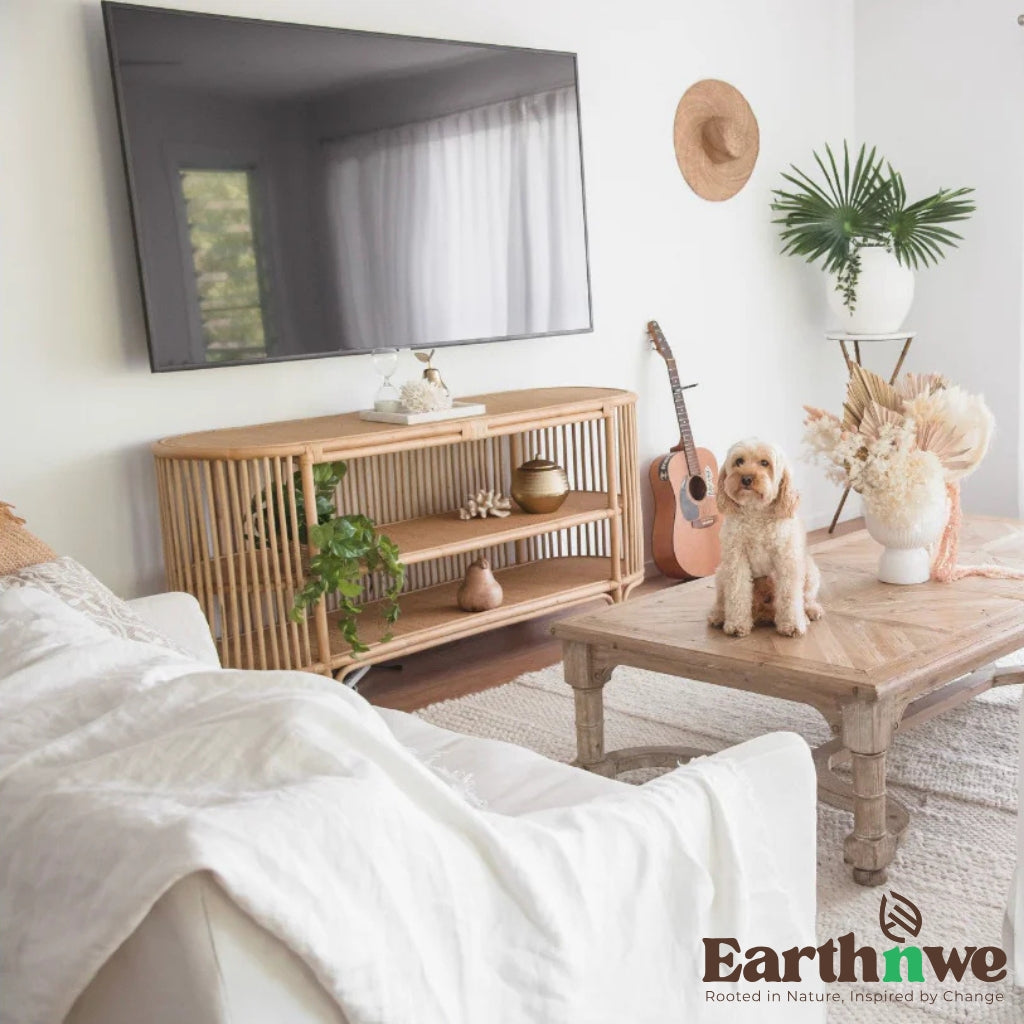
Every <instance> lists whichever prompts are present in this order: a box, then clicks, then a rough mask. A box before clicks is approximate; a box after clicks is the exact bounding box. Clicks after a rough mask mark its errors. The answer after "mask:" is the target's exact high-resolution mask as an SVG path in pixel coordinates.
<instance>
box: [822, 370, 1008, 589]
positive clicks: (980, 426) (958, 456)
mask: <svg viewBox="0 0 1024 1024" xmlns="http://www.w3.org/2000/svg"><path fill="white" fill-rule="evenodd" d="M804 408H805V411H806V413H807V417H806V419H805V420H804V425H805V427H806V433H805V435H804V440H805V443H806V444H807V446H808V448H809V449H810V450H811V453H812V458H815V459H818V460H820V461H821V462H823V463H824V464H825V471H826V474H827V475H828V477H829V479H830V480H833V481H834V482H836V483H840V484H844V485H846V486H848V487H850V488H852V489H853V490H855V491H857V492H858V493H859V494H862V495H864V497H865V500H866V501H867V503H868V506H869V508H870V509H871V511H872V512H873V514H875V515H877V516H879V518H881V519H884V520H885V521H886V522H889V523H891V524H892V525H894V526H901V525H904V526H905V525H908V524H909V523H911V522H913V521H914V519H915V518H916V517H917V516H918V515H919V514H920V513H921V511H922V510H923V509H924V508H926V507H928V506H929V505H930V504H932V503H934V501H935V500H936V496H937V493H938V492H940V491H941V490H942V489H943V488H945V490H946V495H947V497H948V500H949V518H948V521H947V524H946V528H945V532H944V533H943V535H942V539H941V541H940V542H939V546H938V550H937V552H936V554H935V557H934V559H933V562H932V579H936V580H941V581H943V582H948V581H950V580H954V579H962V578H963V577H965V576H989V577H998V578H1002V579H1007V578H1010V579H1020V578H1024V574H1021V573H1018V572H1016V571H1014V570H1010V569H1004V568H1002V567H1001V566H991V565H983V566H969V567H963V566H958V565H957V564H956V556H957V548H958V545H959V535H960V522H961V519H962V514H961V511H960V482H961V481H962V480H963V479H964V478H965V477H967V476H969V475H970V474H971V473H973V472H974V470H976V469H977V468H978V466H979V464H980V463H981V460H982V459H983V458H984V457H985V453H986V452H987V451H988V448H989V444H990V443H991V440H992V434H993V433H994V431H995V419H994V417H993V416H992V412H991V410H990V409H989V407H988V405H987V404H986V403H985V399H984V398H983V397H982V396H981V395H973V394H970V393H969V392H967V391H965V390H964V389H963V388H961V387H958V386H956V385H954V384H950V383H949V382H948V381H947V380H946V379H945V378H944V377H941V376H939V375H938V374H933V373H931V374H916V373H908V374H906V375H905V376H904V377H902V378H901V379H900V380H898V381H897V382H896V383H895V384H889V383H888V381H886V380H884V379H883V378H881V377H879V376H878V374H876V373H872V372H871V371H870V370H866V369H865V368H864V367H862V366H858V365H857V364H856V363H854V364H852V365H851V366H850V381H849V384H848V385H847V389H846V401H845V402H844V403H843V418H842V419H839V418H838V417H837V416H834V415H832V413H830V412H826V411H825V410H823V409H816V408H813V407H811V406H805V407H804Z"/></svg>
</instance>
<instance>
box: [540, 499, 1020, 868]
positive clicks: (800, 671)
mask: <svg viewBox="0 0 1024 1024" xmlns="http://www.w3.org/2000/svg"><path fill="white" fill-rule="evenodd" d="M812 551H813V552H814V557H815V559H816V560H817V562H818V565H819V566H820V567H821V571H822V577H823V589H822V598H823V603H824V606H825V611H826V614H825V618H824V619H822V620H821V621H819V622H814V623H811V625H810V628H809V630H808V632H807V635H806V636H805V637H800V638H788V637H783V636H779V635H778V634H777V633H776V632H775V631H774V629H771V628H770V627H763V626H762V627H759V628H757V629H756V630H755V631H754V632H753V633H752V634H751V635H750V636H747V637H743V638H735V637H729V636H726V635H725V634H724V633H722V631H721V630H719V629H712V628H711V627H710V626H708V625H707V622H706V615H707V612H708V609H709V608H710V607H711V601H712V591H713V581H712V580H711V579H707V580H697V581H694V582H692V583H687V584H684V585H681V586H677V587H672V588H671V589H668V590H662V591H659V592H658V593H656V594H651V595H649V596H647V597H643V598H639V599H637V600H634V601H629V602H627V603H625V604H617V605H613V606H612V607H610V608H605V609H602V610H600V611H596V612H592V613H590V614H586V615H580V616H577V617H574V618H571V619H565V620H563V621H561V622H559V623H557V624H556V625H555V626H554V627H553V632H554V633H555V635H556V636H558V637H560V638H561V640H562V641H563V645H564V652H565V678H566V682H568V683H569V684H570V685H571V686H572V687H573V690H574V696H575V699H576V741H577V750H578V761H577V763H578V764H579V765H580V766H581V767H583V768H587V769H589V770H591V771H595V772H599V773H601V774H603V775H614V774H615V773H617V772H621V771H626V770H628V769H631V768H639V767H650V766H673V765H675V764H677V763H678V762H679V761H680V760H686V759H687V758H690V757H695V756H698V755H700V754H705V753H707V751H698V750H692V749H687V748H680V747H634V748H630V749H628V750H617V751H606V750H605V749H604V710H603V701H602V689H603V687H604V684H605V683H606V682H607V681H608V680H609V678H610V677H611V675H612V672H613V670H614V669H615V667H616V666H618V665H633V666H636V667H637V668H645V669H650V670H652V671H655V672H665V673H668V674H670V675H676V676H682V677H685V678H688V679H698V680H702V681H703V682H708V683H716V684H717V685H719V686H725V687H732V688H733V689H738V690H747V691H750V692H753V693H762V694H767V695H769V696H772V697H782V698H784V699H785V700H792V701H797V702H799V703H801V704H809V705H810V706H811V707H813V708H816V709H817V710H818V711H819V712H820V713H821V714H822V715H823V716H824V717H825V719H826V721H827V722H828V723H829V725H830V726H831V727H832V732H833V735H834V739H832V740H831V741H830V742H828V743H826V744H824V745H823V746H821V747H819V748H818V749H817V750H816V751H815V752H814V759H815V763H816V765H817V769H818V792H819V796H820V798H821V799H822V800H825V801H826V802H828V803H830V804H834V805H836V806H839V807H842V808H844V809H846V810H850V811H852V812H853V831H852V832H851V833H850V834H849V835H848V836H847V837H846V841H845V845H844V854H845V857H846V861H847V863H849V864H852V865H853V877H854V879H855V880H856V881H857V882H859V883H861V884H862V885H879V884H881V883H882V882H884V881H885V878H886V868H887V866H888V864H889V863H890V861H891V860H892V858H893V856H894V854H895V852H896V846H897V843H898V842H899V840H900V837H901V835H902V833H903V831H904V830H905V829H906V827H907V824H908V821H909V815H908V813H907V811H906V808H905V807H903V805H902V804H900V803H899V802H898V801H897V800H896V799H895V798H893V797H888V798H887V797H886V792H885V758H886V753H887V752H888V750H889V745H890V743H891V742H892V738H893V734H894V733H895V731H896V730H897V729H898V728H899V729H906V728H908V727H910V726H911V725H917V724H919V723H921V722H924V721H927V720H928V719H929V718H933V717H934V716H935V715H938V714H941V713H942V712H943V711H946V710H948V709H949V708H953V707H956V706H957V705H959V704H963V703H964V702H965V701H968V700H970V699H971V698H972V697H974V696H976V695H977V694H979V693H982V692H983V691H985V690H987V689H989V688H991V687H993V686H999V685H1004V684H1007V683H1020V682H1024V671H1012V672H1010V671H1003V672H998V671H997V670H996V669H995V668H994V667H993V666H992V662H993V661H995V660H996V659H997V658H1000V657H1002V656H1003V655H1006V654H1009V653H1011V652H1012V651H1015V650H1017V649H1018V648H1020V647H1024V582H1021V581H1019V580H988V579H983V578H980V577H972V578H968V579H965V580H960V581H958V582H956V583H945V584H943V583H922V584H919V585H917V586H909V587H899V586H890V585H888V584H885V583H880V582H879V581H878V580H877V578H876V576H875V568H876V565H877V561H878V554H879V551H880V548H879V546H878V545H877V544H876V543H875V542H874V541H873V540H871V538H870V537H868V535H867V533H866V532H864V531H860V532H857V533H851V534H848V535H846V536H844V537H837V538H833V539H830V540H826V541H823V542H822V543H820V544H817V545H815V546H814V547H813V548H812ZM982 562H990V563H996V564H1002V565H1008V566H1013V567H1016V568H1024V523H1022V522H1017V521H1016V520H1009V519H992V518H969V519H967V520H966V521H965V523H964V529H963V533H962V539H961V554H960V563H961V564H978V563H982ZM843 761H850V762H852V766H851V767H852V771H851V782H852V784H851V782H847V781H846V780H845V779H843V778H841V777H840V776H838V775H836V774H835V773H834V772H833V768H834V767H835V765H837V764H838V763H841V762H843Z"/></svg>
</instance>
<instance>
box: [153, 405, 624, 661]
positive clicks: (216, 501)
mask: <svg viewBox="0 0 1024 1024" xmlns="http://www.w3.org/2000/svg"><path fill="white" fill-rule="evenodd" d="M469 400H470V401H475V402H482V403H484V404H485V405H486V406H487V413H486V414H485V415H483V416H475V417H470V418H464V419H455V420H446V421H444V422H440V423H430V424H422V425H418V426H395V425H392V424H384V423H371V422H367V421H364V420H361V419H360V418H359V416H358V414H356V413H348V414H345V415H340V416H324V417H319V418H316V419H307V420H293V421H289V422H284V423H268V424H263V425H261V426H254V427H242V428H237V429H227V430H211V431H206V432H203V433H197V434H186V435H182V436H179V437H172V438H167V439H166V440H163V441H159V442H157V443H156V444H155V445H154V446H153V451H154V454H155V456H156V470H157V486H158V489H159V497H160V514H161V522H162V526H163V539H164V558H165V563H166V567H167V583H168V586H169V587H170V588H171V589H173V590H184V591H187V592H188V593H190V594H193V595H195V597H196V598H197V599H198V600H199V603H200V604H201V605H202V608H203V611H204V612H205V614H206V617H207V619H208V620H209V623H210V627H211V629H212V630H213V633H214V636H215V637H216V638H217V640H218V646H219V649H220V656H221V662H222V664H223V665H225V666H230V667H235V668H282V669H289V668H290V669H305V670H309V671H313V672H320V673H323V674H327V675H335V676H337V677H338V678H344V676H345V675H346V674H348V673H350V672H352V670H353V669H357V668H360V667H361V666H364V665H369V664H372V663H374V662H379V661H385V660H388V659H391V658H394V657H397V656H399V655H403V654H408V653H410V652H412V651H418V650H422V649H424V648H427V647H433V646H435V645H437V644H441V643H445V642H447V641H449V640H455V639H457V638H459V637H463V636H469V635H471V634H474V633H480V632H483V631H485V630H489V629H493V628H495V627H497V626H502V625H505V624H507V623H511V622H519V621H522V620H524V619H530V618H534V617H536V616H538V615H543V614H545V613H547V612H549V611H551V610H552V609H554V608H558V607H564V606H567V605H573V604H579V603H581V602H584V601H589V600H593V599H594V598H595V597H604V598H605V599H606V600H608V601H611V602H617V601H621V600H623V599H624V598H625V597H626V596H627V594H628V593H629V591H630V590H631V589H632V588H633V587H634V586H636V584H637V583H639V582H640V579H641V578H642V575H643V547H642V539H641V531H642V523H641V517H640V496H639V473H638V468H637V458H638V452H637V438H636V408H635V403H636V396H635V395H633V394H631V393H629V392H626V391H619V390H615V389H610V388H548V389H536V390H529V391H512V392H503V393H499V394H493V395H480V396H477V397H474V398H472V399H469ZM535 454H540V455H542V456H544V457H547V458H550V459H553V460H554V461H556V462H558V463H559V464H560V465H562V466H563V467H564V468H565V470H566V473H567V474H568V477H569V486H570V488H571V493H570V494H569V497H568V498H567V499H566V501H565V503H564V504H563V505H562V507H561V508H560V509H558V510H557V511H556V512H551V513H547V514H544V515H529V514H527V513H525V512H522V511H520V510H518V509H516V511H514V512H513V514H512V515H511V516H509V517H508V518H505V519H473V520H469V521H462V520H460V519H459V518H458V517H457V515H456V514H455V510H456V509H457V508H458V507H459V506H460V505H462V504H463V503H464V502H465V500H466V496H467V495H468V494H475V493H476V492H477V491H478V490H481V489H483V490H491V489H496V490H501V491H503V492H504V493H506V494H507V493H508V491H509V487H510V483H511V474H512V470H513V469H514V468H515V467H516V466H518V465H519V464H520V463H522V462H523V461H525V460H526V459H529V458H532V457H533V456H534V455H535ZM336 461H344V462H346V463H347V464H348V473H347V474H346V476H345V478H344V479H343V481H342V483H341V484H340V485H339V487H338V489H337V492H336V494H335V504H336V507H337V509H338V512H339V514H346V513H357V512H358V513H362V514H364V515H368V516H369V517H370V518H371V519H373V520H374V521H375V522H376V523H377V524H378V527H379V529H380V530H381V532H382V533H385V534H387V535H388V536H389V537H391V538H392V540H394V541H395V543H396V544H397V545H398V547H399V550H400V551H401V557H402V560H403V561H404V562H405V564H406V566H407V567H408V569H407V583H406V591H405V592H404V593H403V596H402V598H401V602H400V603H401V609H402V614H401V618H400V619H399V621H398V623H397V624H396V627H395V630H394V637H393V639H392V640H391V641H390V642H389V643H381V642H380V637H381V634H382V632H383V628H382V625H381V623H380V620H379V616H378V615H377V614H376V612H377V600H378V595H379V593H380V589H381V581H380V580H378V579H376V578H374V577H368V578H367V581H366V592H365V603H364V612H363V615H362V616H361V617H360V630H359V631H360V636H361V637H362V638H363V640H364V641H366V642H368V643H369V644H370V651H369V653H367V654H364V655H361V656H359V657H354V656H353V655H352V653H351V651H350V650H349V648H348V646H347V644H346V643H345V641H344V638H343V637H342V635H341V631H340V630H339V629H338V628H337V627H336V625H335V623H334V622H333V617H332V615H331V611H332V608H333V607H334V605H333V604H332V602H331V601H329V600H326V601H325V600H322V601H321V602H320V603H319V604H318V605H317V606H316V607H315V608H314V609H313V610H312V611H311V613H310V614H309V615H308V616H307V617H306V619H305V620H304V621H303V622H302V623H301V624H298V625H297V624H295V623H293V622H291V621H289V619H288V611H289V609H290V608H291V606H292V602H293V601H294V597H295V593H296V591H298V590H299V589H300V588H301V587H302V585H303V582H304V579H305V572H306V567H307V566H308V565H309V558H310V557H312V555H313V554H315V548H313V547H312V545H309V546H306V545H302V544H301V543H300V542H299V539H298V537H297V536H295V535H294V534H295V533H297V531H289V530H288V529H282V524H288V523H295V522H296V521H297V505H298V502H297V495H298V493H300V492H301V493H302V494H303V496H304V506H305V509H306V510H307V521H308V522H315V521H316V520H315V516H316V512H315V502H314V500H313V493H314V488H313V467H314V466H316V465H318V464H321V463H328V462H336ZM480 555H486V556H487V558H489V559H490V562H491V565H492V566H493V567H494V568H495V574H496V576H497V578H498V579H499V580H500V582H501V585H502V587H503V589H504V592H505V598H504V603H503V604H502V605H501V607H499V608H496V609H494V610H493V611H488V612H481V613H477V614H470V613H467V612H463V611H461V610H460V609H459V608H458V606H457V604H456V602H455V592H456V590H457V589H458V585H459V583H460V582H461V581H462V578H463V576H464V574H465V571H466V567H467V566H468V565H469V563H470V562H471V561H473V560H474V559H475V558H477V557H479V556H480Z"/></svg>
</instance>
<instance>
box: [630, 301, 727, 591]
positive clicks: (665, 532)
mask: <svg viewBox="0 0 1024 1024" xmlns="http://www.w3.org/2000/svg"><path fill="white" fill-rule="evenodd" d="M647 333H648V334H649V335H650V338H651V342H652V344H653V345H654V347H655V348H656V349H657V350H658V354H659V355H660V356H661V357H662V358H663V359H664V360H665V363H666V364H667V366H668V379H669V383H670V384H671V385H672V401H673V402H674V403H675V407H676V418H677V420H678V421H679V443H678V444H677V445H676V446H675V447H674V448H672V450H671V451H670V452H669V453H668V454H667V455H663V456H662V457H661V458H660V459H655V460H654V462H652V463H651V469H650V479H651V490H652V491H653V492H654V538H653V545H652V547H653V549H654V550H653V554H654V564H655V565H656V566H657V567H658V568H659V569H660V570H661V571H662V572H663V573H664V574H665V575H666V576H671V577H673V578H675V579H684V580H689V579H695V578H696V577H699V576H710V575H711V574H712V573H713V572H714V571H715V569H717V568H718V562H719V560H720V558H721V548H720V546H719V540H718V534H719V531H720V530H721V528H722V516H721V514H720V513H719V511H718V504H717V502H716V501H715V489H716V488H717V486H718V463H717V462H716V461H715V457H714V455H712V454H711V452H709V451H708V450H707V449H706V448H698V447H697V446H696V445H695V444H694V443H693V432H692V431H691V430H690V417H689V416H688V415H687V412H686V400H685V399H684V398H683V391H684V388H683V386H682V385H681V384H680V383H679V371H678V370H677V369H676V360H675V357H674V356H673V355H672V349H670V348H669V345H668V342H667V341H666V340H665V335H664V334H663V333H662V331H661V328H660V327H659V326H658V324H657V321H655V320H652V321H651V322H650V323H649V324H648V325H647Z"/></svg>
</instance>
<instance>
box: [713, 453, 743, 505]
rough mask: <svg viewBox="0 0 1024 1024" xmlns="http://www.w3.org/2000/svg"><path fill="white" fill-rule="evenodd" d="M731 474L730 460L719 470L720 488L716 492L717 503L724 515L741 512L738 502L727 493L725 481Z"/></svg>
mask: <svg viewBox="0 0 1024 1024" xmlns="http://www.w3.org/2000/svg"><path fill="white" fill-rule="evenodd" d="M728 476H729V468H728V462H727V463H726V465H724V466H723V467H722V468H721V469H720V470H719V471H718V490H717V491H716V492H715V503H716V504H717V505H718V511H719V512H721V513H722V515H723V516H727V515H729V514H731V513H733V512H739V511H740V507H739V505H737V504H736V502H735V501H733V500H732V498H730V497H729V495H728V494H726V493H725V481H726V478H727V477H728Z"/></svg>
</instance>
